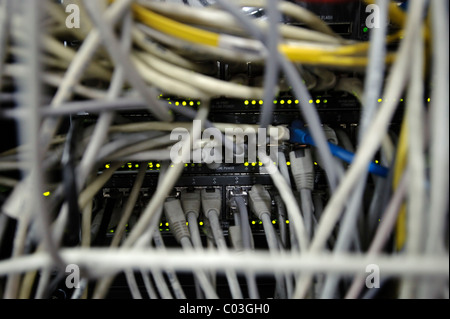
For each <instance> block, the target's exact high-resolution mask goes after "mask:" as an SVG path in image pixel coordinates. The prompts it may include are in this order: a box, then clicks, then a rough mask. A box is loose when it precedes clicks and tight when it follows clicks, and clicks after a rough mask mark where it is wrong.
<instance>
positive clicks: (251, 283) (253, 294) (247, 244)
mask: <svg viewBox="0 0 450 319" xmlns="http://www.w3.org/2000/svg"><path fill="white" fill-rule="evenodd" d="M234 201H235V202H236V205H237V207H238V211H239V214H238V215H239V217H240V224H241V231H242V242H243V246H244V249H246V250H251V249H252V240H251V236H252V230H251V228H250V223H249V217H248V209H247V205H246V204H245V201H244V199H243V198H242V197H241V196H236V197H234ZM245 278H246V280H247V285H248V293H249V297H250V299H259V291H258V286H257V284H256V278H255V275H254V274H252V273H248V272H246V273H245Z"/></svg>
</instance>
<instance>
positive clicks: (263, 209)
mask: <svg viewBox="0 0 450 319" xmlns="http://www.w3.org/2000/svg"><path fill="white" fill-rule="evenodd" d="M248 195H249V196H248V202H249V206H250V209H251V210H252V212H253V214H254V215H255V216H256V217H257V218H258V219H259V220H261V221H262V223H263V227H264V231H265V235H266V240H267V245H268V247H269V251H270V252H275V251H278V249H279V247H278V239H277V234H276V233H275V229H274V227H273V225H272V218H271V206H272V199H271V197H270V194H269V192H268V191H267V190H266V189H265V188H264V186H262V185H258V184H257V185H254V186H253V187H252V189H251V190H250V191H249V192H248ZM275 278H276V291H277V295H278V297H279V298H282V299H286V286H285V282H284V278H283V277H282V276H281V275H280V274H279V273H276V274H275Z"/></svg>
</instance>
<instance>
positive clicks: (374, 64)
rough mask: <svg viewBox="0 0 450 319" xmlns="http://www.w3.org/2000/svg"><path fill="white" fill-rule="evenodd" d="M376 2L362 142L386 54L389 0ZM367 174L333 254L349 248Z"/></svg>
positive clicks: (330, 286) (330, 292) (333, 282)
mask: <svg viewBox="0 0 450 319" xmlns="http://www.w3.org/2000/svg"><path fill="white" fill-rule="evenodd" d="M377 5H378V7H379V8H380V14H379V17H380V27H379V28H374V29H373V30H372V38H371V39H370V49H369V64H368V66H367V71H366V83H365V86H364V104H365V107H364V108H362V112H361V121H360V127H359V132H358V133H359V135H358V141H359V142H361V141H362V139H363V137H364V134H365V132H366V131H367V129H368V127H369V125H370V121H371V120H372V119H373V118H374V115H375V112H376V110H377V106H378V104H377V100H378V97H379V96H380V94H381V90H382V88H383V79H384V66H385V54H386V47H385V36H386V21H387V15H388V5H389V1H387V0H377ZM367 177H368V174H367V172H366V173H363V174H362V176H361V177H360V181H359V182H358V183H357V184H356V186H355V189H354V192H353V196H352V197H351V199H350V202H349V204H348V205H347V207H346V209H345V213H344V217H343V220H342V223H341V228H340V229H339V234H338V238H337V242H336V245H335V247H334V249H333V253H334V254H340V253H342V252H344V251H346V250H348V249H349V247H350V244H351V242H352V236H353V231H354V230H355V229H357V227H356V226H357V218H358V215H359V212H360V211H361V209H362V196H363V194H364V189H365V186H366V181H367ZM338 282H339V276H336V275H331V276H330V275H329V276H327V277H326V280H325V285H324V288H323V291H322V295H321V298H326V299H328V298H333V297H334V292H335V290H336V288H337V284H338Z"/></svg>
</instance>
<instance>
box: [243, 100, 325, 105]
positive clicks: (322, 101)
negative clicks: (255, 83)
mask: <svg viewBox="0 0 450 319" xmlns="http://www.w3.org/2000/svg"><path fill="white" fill-rule="evenodd" d="M308 102H309V104H313V103H314V100H309V101H308ZM278 103H280V104H281V105H284V104H292V103H294V104H299V100H279V101H278V100H274V101H273V104H278ZM320 103H325V104H326V103H328V100H320V99H317V100H316V104H320ZM250 104H251V105H257V104H259V105H263V104H264V101H263V100H259V101H257V100H252V101H250V100H245V101H244V105H250Z"/></svg>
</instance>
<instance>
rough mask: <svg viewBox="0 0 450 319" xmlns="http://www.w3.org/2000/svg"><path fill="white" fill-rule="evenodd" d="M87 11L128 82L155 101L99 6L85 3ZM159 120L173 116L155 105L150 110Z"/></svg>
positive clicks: (169, 119)
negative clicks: (99, 11)
mask: <svg viewBox="0 0 450 319" xmlns="http://www.w3.org/2000/svg"><path fill="white" fill-rule="evenodd" d="M84 4H85V6H86V9H87V10H88V12H89V14H90V17H91V19H92V20H93V23H94V24H95V25H96V27H97V28H98V30H99V32H100V34H101V35H102V36H103V44H104V45H105V47H106V49H107V50H108V52H109V54H110V55H111V58H112V59H113V61H114V62H115V63H116V64H121V65H122V67H123V72H124V75H125V77H126V78H127V80H128V81H129V82H130V83H131V84H132V85H133V86H134V87H135V88H136V90H137V91H138V92H139V94H141V96H142V97H143V98H144V99H146V100H147V101H152V100H155V99H156V98H155V96H153V95H152V94H151V93H150V92H151V91H148V90H147V89H146V85H145V83H144V82H143V80H142V79H141V78H140V77H139V75H138V73H137V70H136V68H135V67H134V65H133V64H132V63H131V61H130V59H129V58H128V57H127V55H126V52H124V51H123V50H122V48H121V47H120V45H119V44H118V42H117V39H116V37H115V35H114V32H113V27H112V25H111V24H110V23H109V21H108V20H106V19H104V18H103V17H102V16H101V15H100V14H99V13H98V11H97V10H98V6H97V5H95V4H93V2H90V1H84ZM149 111H150V112H152V113H153V114H154V115H155V116H156V117H157V118H158V119H160V120H163V121H171V120H172V116H171V115H170V114H169V113H168V112H167V110H165V109H164V108H162V107H161V106H160V105H159V104H155V105H153V107H152V108H151V109H149Z"/></svg>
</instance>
